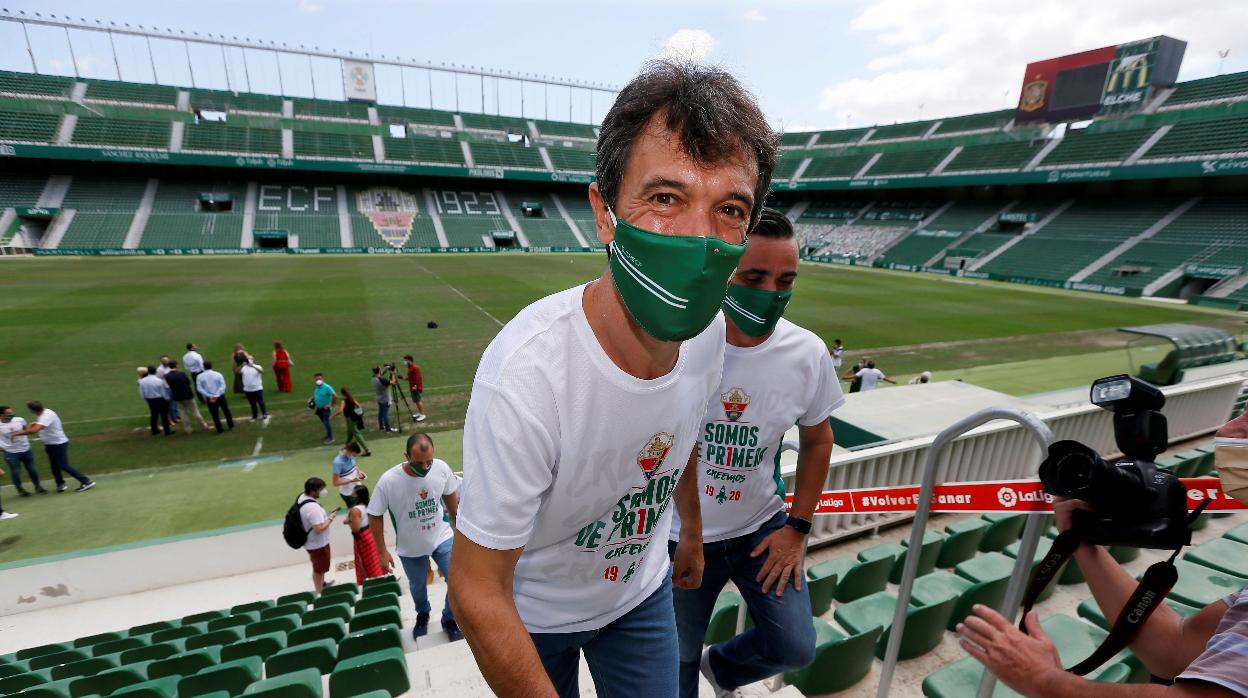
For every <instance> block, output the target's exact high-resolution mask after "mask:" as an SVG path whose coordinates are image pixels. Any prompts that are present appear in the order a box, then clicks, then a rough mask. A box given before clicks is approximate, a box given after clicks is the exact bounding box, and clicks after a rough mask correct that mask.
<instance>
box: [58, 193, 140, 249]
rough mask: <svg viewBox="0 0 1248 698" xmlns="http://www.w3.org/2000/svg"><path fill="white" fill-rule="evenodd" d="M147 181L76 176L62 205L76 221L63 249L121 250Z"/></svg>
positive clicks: (65, 236) (71, 226)
mask: <svg viewBox="0 0 1248 698" xmlns="http://www.w3.org/2000/svg"><path fill="white" fill-rule="evenodd" d="M146 187H147V180H145V179H133V178H122V177H98V178H97V177H74V179H73V182H72V183H71V184H70V186H69V192H68V193H67V194H66V195H65V201H64V202H62V203H61V208H62V209H72V210H73V211H74V218H73V220H72V221H71V222H70V224H69V227H68V228H67V229H66V230H65V235H64V237H63V238H62V239H61V244H60V246H61V247H77V248H119V247H121V245H122V243H123V242H124V241H125V239H126V233H127V232H129V230H130V224H131V223H132V222H133V221H134V214H135V211H136V210H137V209H138V207H139V202H140V200H142V198H143V191H144V189H146Z"/></svg>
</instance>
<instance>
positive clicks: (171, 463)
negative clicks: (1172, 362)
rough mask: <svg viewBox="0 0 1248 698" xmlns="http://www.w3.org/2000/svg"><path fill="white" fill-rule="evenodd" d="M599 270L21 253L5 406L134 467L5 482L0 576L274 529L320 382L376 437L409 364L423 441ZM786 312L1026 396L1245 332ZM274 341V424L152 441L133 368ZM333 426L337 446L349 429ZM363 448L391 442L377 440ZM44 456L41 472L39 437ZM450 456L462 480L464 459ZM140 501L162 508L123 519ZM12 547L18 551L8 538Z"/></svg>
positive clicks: (924, 282)
mask: <svg viewBox="0 0 1248 698" xmlns="http://www.w3.org/2000/svg"><path fill="white" fill-rule="evenodd" d="M604 265H605V259H604V258H603V255H601V254H585V255H541V254H497V255H481V254H478V255H454V254H441V255H422V256H409V255H403V256H398V255H396V256H364V255H358V256H332V257H316V256H300V257H290V256H264V255H255V256H248V257H233V258H143V259H47V258H38V259H20V260H6V261H4V262H3V275H2V276H0V291H2V292H3V294H4V297H5V298H6V300H7V303H6V308H7V309H8V310H7V313H6V317H5V320H4V322H3V323H0V327H2V328H3V330H2V331H0V404H9V405H13V406H15V407H16V409H17V412H18V414H19V415H21V416H25V417H29V415H28V413H27V412H26V410H25V407H24V406H23V403H25V402H26V401H27V400H32V399H38V400H42V401H43V402H44V403H45V404H46V405H48V406H49V407H51V408H52V409H55V410H56V411H57V412H59V413H60V414H61V416H62V418H63V419H64V420H65V424H66V429H67V431H68V433H69V436H70V438H71V447H70V456H71V460H72V462H73V463H74V464H75V465H76V467H78V468H79V469H81V470H84V471H85V472H87V473H88V474H91V475H93V476H99V475H101V474H108V473H120V472H121V471H135V472H128V473H126V474H125V475H113V476H110V477H108V478H106V479H102V480H101V487H100V488H99V489H98V490H97V491H96V492H95V493H92V494H90V495H68V494H67V495H60V496H57V495H49V496H48V497H47V498H37V499H25V500H19V499H17V498H16V497H15V496H14V495H15V493H14V491H13V489H12V488H11V487H10V486H8V485H9V482H8V479H7V478H6V479H5V482H4V485H5V489H4V490H3V495H2V496H3V498H4V503H5V505H6V508H8V509H13V510H15V511H18V512H24V511H26V509H25V508H24V507H28V508H29V510H30V511H29V513H30V514H32V515H31V516H29V517H23V518H22V519H18V520H16V521H14V522H7V523H6V527H5V529H4V530H3V531H0V563H3V562H9V561H12V560H15V559H22V558H27V557H31V556H33V555H46V554H54V553H60V552H68V551H71V550H75V549H81V548H84V547H95V546H99V545H111V544H115V543H119V542H124V541H127V540H135V539H136V538H135V537H134V536H135V535H138V536H139V537H159V536H170V535H179V534H182V533H186V532H189V531H194V530H205V529H209V528H220V527H223V526H232V525H240V524H245V523H250V522H254V521H261V520H274V519H277V518H280V516H281V514H282V512H283V511H284V506H285V502H286V500H287V499H289V497H290V496H292V493H294V492H295V491H297V490H298V488H299V486H300V484H301V483H302V480H303V478H305V477H307V476H309V475H312V474H320V475H322V476H324V474H325V473H326V472H327V470H328V466H327V463H328V460H329V458H330V457H332V454H333V452H334V447H327V446H320V445H319V439H320V435H321V429H320V425H319V422H318V421H317V420H316V418H315V417H314V415H313V414H312V413H311V411H310V410H308V409H307V407H306V405H305V404H304V403H305V402H306V400H307V398H308V394H309V392H310V389H311V380H312V379H311V376H312V373H313V372H316V371H320V372H323V373H324V374H325V376H326V379H327V380H328V381H329V383H330V384H332V385H333V386H335V387H336V388H339V389H341V388H342V387H344V386H346V387H350V388H351V389H352V391H353V392H354V393H355V394H356V396H357V397H358V398H360V399H361V402H364V403H365V405H366V407H367V408H368V410H369V411H368V414H366V420H367V421H368V422H369V425H368V426H369V427H370V429H375V426H376V425H375V414H376V411H375V406H374V405H373V404H372V402H373V394H372V390H371V385H370V382H369V378H370V377H371V367H372V366H375V365H379V364H381V363H382V362H385V361H396V362H401V357H402V356H403V355H404V354H407V353H411V354H413V355H414V356H415V357H416V358H417V361H418V363H419V364H420V365H421V367H422V370H423V373H424V377H425V384H426V393H425V405H426V409H427V412H428V413H429V415H430V417H429V420H428V421H426V422H424V423H422V424H421V428H423V429H425V430H428V431H431V432H447V433H448V435H450V434H458V432H457V431H455V430H458V429H460V428H461V427H462V425H463V416H464V411H465V408H466V405H467V400H468V395H469V390H470V387H471V382H472V376H473V373H474V371H475V369H476V365H477V361H478V359H479V357H480V355H481V352H482V351H483V350H484V348H485V346H486V345H487V344H488V343H489V341H490V340H491V339H492V338H493V336H494V335H495V334H496V333H497V331H498V329H499V328H500V327H501V325H502V324H503V323H505V322H506V321H507V320H509V319H510V318H511V317H512V316H513V315H515V313H516V312H518V311H519V310H520V309H521V308H523V307H524V306H526V305H527V304H529V303H531V302H532V301H534V300H536V299H538V298H541V297H542V296H545V295H547V294H549V293H552V292H555V291H558V290H561V289H564V288H568V287H570V286H574V285H576V284H578V283H583V282H585V281H589V280H591V279H593V278H595V277H597V276H598V274H599V273H601V271H602V269H603V267H604ZM787 317H789V318H790V319H792V320H793V321H795V322H797V323H798V324H801V325H803V326H805V327H807V328H809V329H811V330H813V331H815V332H816V333H817V334H819V336H821V337H822V338H823V339H824V340H825V341H826V342H828V343H829V344H830V343H831V341H832V339H833V338H836V337H839V338H841V339H842V340H843V341H844V342H845V344H846V346H847V347H848V357H849V358H850V359H853V358H856V357H858V356H863V355H867V356H870V357H871V358H874V359H875V360H876V361H877V362H878V363H879V365H880V367H881V368H882V369H883V370H884V371H885V372H887V373H888V374H889V375H890V376H892V377H894V378H895V379H897V380H898V381H899V382H903V383H904V381H905V379H907V378H909V377H910V376H911V375H913V374H915V373H918V372H920V371H923V370H930V371H932V372H933V373H934V374H935V379H936V380H948V379H952V378H964V379H966V380H968V381H970V382H974V383H976V384H978V385H982V386H984V387H988V388H992V389H995V390H1000V391H1002V392H1007V393H1012V394H1018V395H1025V394H1029V393H1036V392H1043V391H1047V390H1056V389H1060V388H1067V387H1072V386H1077V385H1081V384H1086V383H1087V382H1089V381H1090V380H1091V379H1093V378H1096V377H1098V376H1100V375H1105V374H1106V373H1111V372H1115V371H1124V370H1127V369H1128V357H1127V354H1126V352H1125V351H1124V350H1123V348H1122V347H1123V345H1124V344H1125V340H1126V335H1122V334H1120V333H1117V332H1116V331H1115V330H1116V328H1118V327H1123V326H1128V325H1140V324H1152V323H1160V322H1195V323H1199V324H1204V325H1210V326H1218V327H1223V328H1227V329H1231V330H1232V331H1238V328H1241V327H1242V326H1243V322H1242V319H1240V318H1239V317H1237V316H1236V315H1235V314H1232V313H1225V312H1221V311H1213V310H1207V309H1201V308H1191V307H1186V306H1179V305H1165V304H1159V303H1154V302H1146V301H1140V300H1129V299H1117V298H1110V297H1105V296H1097V295H1091V294H1080V293H1071V292H1065V291H1057V290H1050V289H1041V288H1030V287H1019V286H1009V285H1004V284H995V283H988V282H973V283H972V282H967V281H962V280H954V279H948V278H946V277H939V278H937V277H928V276H922V275H914V274H903V273H893V272H881V271H875V270H860V269H850V268H841V267H832V266H823V265H814V264H805V265H803V266H802V269H801V276H800V280H799V282H798V285H797V291H796V293H795V295H794V299H793V302H792V304H791V305H790V309H789V311H788V313H787ZM429 322H436V323H437V328H436V329H431V328H429V327H427V326H426V325H427V323H429ZM274 340H281V341H283V342H284V343H285V344H286V346H287V347H288V349H289V350H290V352H291V354H292V357H293V359H294V363H295V365H294V367H293V373H294V378H293V380H294V387H295V391H294V392H293V393H291V394H281V393H278V392H277V391H276V387H275V384H274V383H273V379H272V376H271V375H269V374H266V377H265V383H266V389H265V395H266V399H267V401H268V403H269V407H270V412H271V413H272V414H273V419H272V421H271V422H270V423H269V424H267V425H264V424H262V423H250V422H248V421H247V418H246V417H247V415H246V414H244V413H245V412H246V411H247V405H246V402H245V400H243V399H242V396H241V395H237V396H234V395H231V405H232V408H233V411H234V414H235V417H236V422H237V428H236V429H235V430H234V431H233V432H229V433H226V434H223V435H220V436H218V435H216V434H214V433H211V432H204V431H200V430H199V429H198V428H197V430H196V433H194V434H190V435H185V434H175V435H174V436H172V437H163V436H160V437H154V436H151V435H150V434H149V433H148V431H147V409H146V405H145V403H144V402H143V401H142V400H141V399H140V397H139V394H138V389H137V386H136V384H135V374H134V369H135V367H136V366H139V365H147V364H154V363H156V361H157V357H158V356H159V355H160V354H162V353H167V354H170V355H172V356H174V357H175V358H179V357H181V355H182V353H183V352H184V350H185V349H184V347H185V344H186V343H187V342H188V341H194V342H197V343H198V344H199V346H200V349H201V351H202V352H203V354H204V356H205V357H206V358H208V359H209V360H212V361H214V362H215V363H216V364H217V367H218V368H225V369H226V370H225V371H223V373H226V374H227V381H228V380H229V373H228V372H229V364H230V359H229V356H230V351H231V348H232V347H233V345H234V343H235V342H241V343H243V344H244V345H245V346H246V347H247V348H248V350H249V351H251V352H252V353H253V354H255V356H256V357H257V360H258V362H259V363H260V364H262V365H263V366H265V367H266V369H267V368H268V366H269V365H270V364H271V363H272V361H271V358H270V351H271V347H272V342H273V341H274ZM1150 359H1151V357H1150ZM270 373H271V371H270ZM397 411H401V410H397ZM205 416H207V414H206V411H205ZM396 418H397V415H396ZM334 426H335V430H336V431H337V432H339V433H338V434H337V435H338V436H339V437H341V432H342V428H343V422H342V418H341V417H339V418H336V420H335V425H334ZM368 435H369V436H376V437H380V434H379V433H378V432H376V431H375V430H371V431H369V432H368ZM457 439H458V436H455V437H452V439H451V440H457ZM340 440H341V438H340ZM373 450H374V452H376V453H378V456H374V458H372V459H368V461H371V463H369V464H370V465H372V468H371V470H373V471H376V474H380V472H381V470H382V469H383V468H384V467H388V466H389V465H392V464H393V463H394V462H397V461H398V459H399V454H400V452H401V447H400V446H399V441H398V440H394V441H386V442H385V443H379V444H374V445H373ZM439 450H440V452H441V453H440V455H443V456H444V457H445V456H452V455H453V454H458V452H459V444H458V443H455V444H454V446H453V450H452V447H451V446H449V445H448V444H447V439H446V438H443V439H441V440H440V443H439ZM271 455H281V456H282V457H283V460H281V461H279V462H264V463H260V464H258V465H256V466H255V467H254V468H252V469H249V470H248V471H246V472H247V475H249V476H251V477H250V478H249V479H246V480H244V481H243V482H245V483H247V484H246V485H245V486H241V487H240V486H239V484H238V483H237V482H230V478H231V477H235V476H237V477H242V475H235V474H234V471H238V473H242V472H243V470H242V467H238V468H231V467H225V468H223V467H221V466H222V463H223V462H225V461H235V462H246V461H247V459H254V458H257V457H264V456H271ZM36 456H37V458H38V462H39V466H40V471H41V473H44V474H45V477H46V473H47V461H46V458H45V457H44V455H43V453H42V449H41V448H39V447H38V445H36ZM451 463H452V465H453V466H454V467H456V469H458V467H459V465H460V464H459V462H458V460H457V457H456V459H455V460H452V461H451ZM366 469H367V468H366ZM253 488H254V489H253ZM123 490H124V492H123ZM205 493H208V494H205ZM97 495H98V496H97ZM67 497H72V498H73V500H77V499H78V498H79V497H83V498H95V499H93V500H92V504H91V505H90V506H91V510H90V511H86V510H82V511H79V510H78V508H79V507H80V506H87V503H86V502H79V501H72V500H71V502H69V503H66V504H70V503H72V504H73V505H74V510H75V515H74V516H73V517H64V516H62V517H55V519H61V520H67V519H69V518H74V519H77V517H78V515H79V513H81V514H83V515H89V516H90V518H89V519H81V520H79V521H78V523H77V524H76V526H78V527H79V528H78V529H77V530H78V531H81V523H82V521H85V520H91V521H95V520H100V521H103V522H107V521H109V520H110V518H111V517H117V518H118V519H121V520H123V521H124V523H118V525H116V526H112V525H101V526H100V528H99V530H96V531H93V532H92V533H91V534H90V535H89V536H88V538H89V539H83V538H82V537H81V535H77V536H75V535H74V534H73V533H72V530H73V529H67V530H66V531H64V533H65V535H66V536H68V538H66V537H65V536H57V535H56V534H57V533H58V531H57V530H56V529H59V528H60V526H61V525H62V524H55V525H53V526H52V528H49V524H48V521H49V519H48V518H44V517H42V516H36V515H35V514H37V513H38V511H37V509H44V510H47V511H48V513H49V514H51V513H52V512H53V511H54V510H55V509H58V508H60V507H53V506H52V504H54V503H55V504H60V502H59V501H55V500H64V499H66V498H67ZM43 499H48V500H54V501H48V502H44V501H41V500H43ZM109 502H112V503H113V504H112V505H111V506H110V505H108V503H109ZM144 503H147V505H150V506H151V513H150V514H149V513H144V514H143V516H144V517H145V518H143V519H142V520H134V519H132V518H130V517H132V516H134V515H135V512H136V511H138V510H140V509H143V508H144V506H145V505H144ZM274 506H276V509H275V508H274ZM96 509H99V511H96ZM197 514H198V515H197ZM97 516H98V517H100V518H98V519H97V518H96V517H97ZM149 517H150V518H149ZM39 519H43V521H42V523H40V522H39ZM55 519H54V520H55ZM27 527H29V529H28V530H29V533H26V534H22V533H21V531H20V530H19V529H26V528H27ZM15 535H17V536H18V537H21V538H25V539H26V540H25V542H24V543H21V542H18V541H13V540H12V537H13V536H15ZM35 536H37V537H38V538H39V539H45V538H46V539H47V541H43V542H41V541H39V540H35V538H34V537H35Z"/></svg>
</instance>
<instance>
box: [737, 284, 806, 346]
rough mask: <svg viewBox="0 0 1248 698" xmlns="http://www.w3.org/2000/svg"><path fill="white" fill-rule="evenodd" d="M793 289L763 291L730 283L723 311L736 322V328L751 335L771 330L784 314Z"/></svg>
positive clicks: (756, 335)
mask: <svg viewBox="0 0 1248 698" xmlns="http://www.w3.org/2000/svg"><path fill="white" fill-rule="evenodd" d="M792 297H793V291H792V290H789V291H764V290H763V289H761V288H751V287H750V286H741V285H740V284H732V285H731V286H729V287H728V295H727V296H725V297H724V312H725V313H727V314H728V317H730V318H732V321H733V322H734V323H736V325H737V329H739V330H741V331H742V332H744V333H746V334H747V335H749V336H751V337H762V336H763V335H765V334H767V333H768V332H771V331H772V330H773V329H775V327H776V323H777V322H780V317H781V316H782V315H784V309H785V308H786V307H788V305H789V299H790V298H792Z"/></svg>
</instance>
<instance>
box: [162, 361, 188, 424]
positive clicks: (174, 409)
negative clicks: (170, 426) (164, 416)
mask: <svg viewBox="0 0 1248 698" xmlns="http://www.w3.org/2000/svg"><path fill="white" fill-rule="evenodd" d="M170 361H171V359H170V358H169V355H168V354H161V355H160V363H159V364H157V365H156V376H157V377H158V378H160V379H161V380H162V381H163V380H164V379H165V376H167V375H169V372H170V371H172V370H173V367H171V366H170V365H169V362H170ZM165 392H166V393H169V392H170V391H168V390H166V391H165ZM165 398H166V399H167V400H169V419H170V420H172V421H173V423H174V424H177V423H178V422H180V421H182V417H181V416H180V415H179V414H178V403H176V402H174V400H173V396H172V395H170V394H167V395H165Z"/></svg>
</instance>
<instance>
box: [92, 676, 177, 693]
mask: <svg viewBox="0 0 1248 698" xmlns="http://www.w3.org/2000/svg"><path fill="white" fill-rule="evenodd" d="M181 680H182V677H181V676H178V675H176V674H175V675H172V676H162V677H160V678H158V679H149V680H147V681H143V682H141V683H136V684H131V685H129V686H126V687H125V688H120V689H118V690H116V691H114V692H113V693H112V695H111V696H109V698H177V695H178V682H179V681H181Z"/></svg>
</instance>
